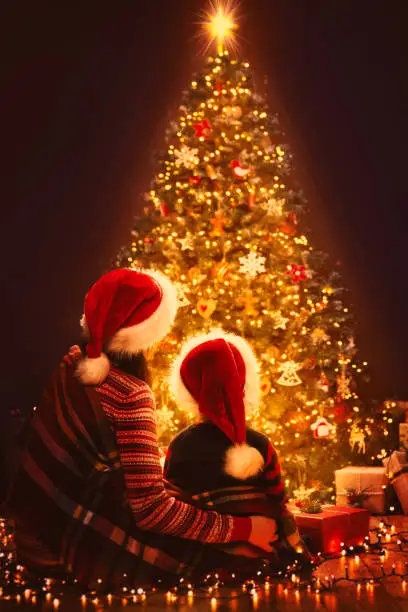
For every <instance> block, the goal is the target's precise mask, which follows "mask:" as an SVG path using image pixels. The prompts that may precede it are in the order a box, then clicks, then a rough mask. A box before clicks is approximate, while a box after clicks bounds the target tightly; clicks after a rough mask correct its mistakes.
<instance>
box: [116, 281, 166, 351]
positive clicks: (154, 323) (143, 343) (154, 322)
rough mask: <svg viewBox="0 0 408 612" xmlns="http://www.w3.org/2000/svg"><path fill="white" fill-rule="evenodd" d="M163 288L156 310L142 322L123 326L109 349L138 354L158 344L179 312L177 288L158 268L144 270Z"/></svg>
mask: <svg viewBox="0 0 408 612" xmlns="http://www.w3.org/2000/svg"><path fill="white" fill-rule="evenodd" d="M143 272H144V274H148V275H149V276H151V277H152V278H153V279H154V280H155V281H156V283H157V284H158V285H159V287H160V288H161V290H162V299H161V302H160V304H159V307H158V308H157V310H155V312H154V313H153V314H152V315H151V316H150V317H149V318H148V319H146V320H145V321H142V323H138V324H137V325H132V326H131V327H122V328H121V329H120V330H119V331H118V332H116V334H114V335H113V336H112V338H111V340H110V341H109V342H108V344H107V349H108V351H111V352H112V353H118V354H121V355H137V354H138V353H140V352H141V351H145V350H146V349H148V348H150V347H151V346H153V345H154V344H157V343H158V342H160V340H162V339H163V338H164V336H166V335H167V334H168V333H169V331H170V330H171V328H172V326H173V323H174V319H175V318H176V314H177V307H178V300H177V289H176V287H175V286H174V285H173V283H172V282H171V280H170V279H169V278H167V276H165V275H164V274H162V273H161V272H158V271H157V270H143Z"/></svg>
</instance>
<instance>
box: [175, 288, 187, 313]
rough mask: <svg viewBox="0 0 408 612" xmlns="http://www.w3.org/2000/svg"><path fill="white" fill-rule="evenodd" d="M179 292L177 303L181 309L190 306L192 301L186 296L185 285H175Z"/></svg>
mask: <svg viewBox="0 0 408 612" xmlns="http://www.w3.org/2000/svg"><path fill="white" fill-rule="evenodd" d="M175 286H176V290H177V302H178V305H179V307H180V308H184V306H188V305H189V304H190V300H189V299H188V297H187V296H186V289H185V287H184V285H183V283H175Z"/></svg>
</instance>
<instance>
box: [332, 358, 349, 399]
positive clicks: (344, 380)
mask: <svg viewBox="0 0 408 612" xmlns="http://www.w3.org/2000/svg"><path fill="white" fill-rule="evenodd" d="M339 364H340V368H341V371H340V374H339V375H338V376H337V377H336V381H337V393H338V395H340V396H341V397H342V398H343V399H348V398H350V397H351V393H350V383H351V378H348V376H347V362H346V360H345V359H344V357H343V355H339Z"/></svg>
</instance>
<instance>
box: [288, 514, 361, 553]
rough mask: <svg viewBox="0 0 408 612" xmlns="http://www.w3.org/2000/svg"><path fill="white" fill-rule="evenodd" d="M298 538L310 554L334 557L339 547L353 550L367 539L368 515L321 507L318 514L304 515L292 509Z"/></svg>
mask: <svg viewBox="0 0 408 612" xmlns="http://www.w3.org/2000/svg"><path fill="white" fill-rule="evenodd" d="M291 511H293V513H294V516H295V520H296V524H297V526H298V528H299V532H300V535H301V536H302V537H305V538H306V540H305V541H306V544H307V545H308V547H309V548H310V551H311V552H312V553H318V552H322V553H323V552H324V553H338V552H339V551H340V550H341V543H342V542H344V544H346V546H356V545H360V544H363V543H364V538H365V537H366V536H367V535H368V529H369V520H370V513H369V512H368V510H363V509H361V508H350V507H349V506H345V507H340V506H328V507H327V506H323V509H322V512H319V513H317V514H308V513H306V512H301V511H300V510H299V509H298V508H292V507H291Z"/></svg>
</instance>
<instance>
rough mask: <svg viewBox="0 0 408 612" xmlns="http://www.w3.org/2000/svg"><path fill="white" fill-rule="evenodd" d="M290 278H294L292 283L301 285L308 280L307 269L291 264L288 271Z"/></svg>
mask: <svg viewBox="0 0 408 612" xmlns="http://www.w3.org/2000/svg"><path fill="white" fill-rule="evenodd" d="M286 274H287V275H288V276H291V277H292V283H299V282H300V281H305V280H307V268H306V266H304V265H301V266H298V265H297V264H290V265H289V266H288V269H287V271H286Z"/></svg>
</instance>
